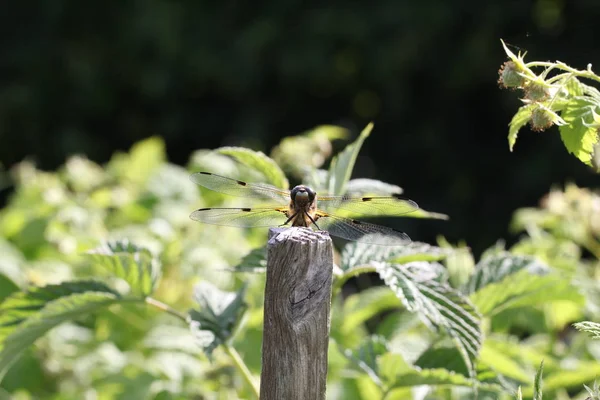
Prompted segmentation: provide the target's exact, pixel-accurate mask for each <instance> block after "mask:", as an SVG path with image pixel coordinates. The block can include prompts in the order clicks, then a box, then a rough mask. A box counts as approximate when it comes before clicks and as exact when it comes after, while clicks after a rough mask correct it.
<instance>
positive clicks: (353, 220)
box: [351, 219, 362, 225]
mask: <svg viewBox="0 0 600 400" xmlns="http://www.w3.org/2000/svg"><path fill="white" fill-rule="evenodd" d="M351 221H352V223H353V224H356V225H362V222H360V221H359V220H356V219H352V220H351Z"/></svg>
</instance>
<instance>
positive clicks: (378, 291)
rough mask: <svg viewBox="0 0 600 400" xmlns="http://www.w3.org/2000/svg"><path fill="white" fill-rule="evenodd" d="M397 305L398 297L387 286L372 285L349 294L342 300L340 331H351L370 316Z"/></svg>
mask: <svg viewBox="0 0 600 400" xmlns="http://www.w3.org/2000/svg"><path fill="white" fill-rule="evenodd" d="M399 307H400V302H399V301H398V298H397V297H396V295H395V294H394V293H393V292H392V291H391V290H390V289H389V288H388V287H381V286H380V287H373V288H369V289H365V290H363V291H361V292H359V293H356V294H353V295H350V296H348V297H347V298H346V300H345V301H344V308H343V311H342V314H343V316H342V318H341V319H342V325H341V327H340V331H341V332H342V334H345V333H351V332H353V331H354V330H355V329H357V328H359V326H360V325H362V324H363V323H365V322H366V321H367V320H369V319H370V318H373V317H375V316H376V315H378V314H380V313H382V312H384V311H387V310H391V309H394V308H399Z"/></svg>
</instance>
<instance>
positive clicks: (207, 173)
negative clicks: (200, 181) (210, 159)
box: [198, 172, 212, 175]
mask: <svg viewBox="0 0 600 400" xmlns="http://www.w3.org/2000/svg"><path fill="white" fill-rule="evenodd" d="M198 173H199V174H202V175H212V174H211V173H210V172H198Z"/></svg>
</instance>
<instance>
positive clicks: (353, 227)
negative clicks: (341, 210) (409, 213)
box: [316, 211, 411, 246]
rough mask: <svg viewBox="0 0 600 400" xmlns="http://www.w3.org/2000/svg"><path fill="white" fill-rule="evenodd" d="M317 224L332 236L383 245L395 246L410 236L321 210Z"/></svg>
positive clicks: (404, 241) (403, 242) (407, 239)
mask: <svg viewBox="0 0 600 400" xmlns="http://www.w3.org/2000/svg"><path fill="white" fill-rule="evenodd" d="M316 223H317V225H318V226H319V228H321V229H324V230H326V231H328V232H329V233H330V234H332V235H333V236H337V237H340V238H342V239H346V240H352V241H357V242H362V243H369V244H377V245H383V246H397V245H401V244H406V243H408V242H410V241H411V240H410V237H409V236H408V235H407V234H406V233H404V232H399V231H397V230H394V229H391V228H387V227H385V226H381V225H376V224H370V223H368V222H362V221H357V220H355V219H350V218H342V217H338V216H335V215H331V214H328V213H325V212H322V211H318V212H317V220H316Z"/></svg>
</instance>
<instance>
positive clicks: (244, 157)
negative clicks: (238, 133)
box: [216, 147, 290, 189]
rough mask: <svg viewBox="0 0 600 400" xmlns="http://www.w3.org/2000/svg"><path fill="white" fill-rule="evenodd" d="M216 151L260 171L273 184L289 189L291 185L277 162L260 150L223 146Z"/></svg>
mask: <svg viewBox="0 0 600 400" xmlns="http://www.w3.org/2000/svg"><path fill="white" fill-rule="evenodd" d="M216 152H218V153H220V154H225V155H228V156H230V157H232V158H234V159H235V160H237V161H238V162H240V163H241V164H243V165H245V166H246V167H248V168H252V169H253V170H255V171H257V172H260V173H261V174H262V175H263V176H264V177H265V178H266V180H267V183H269V184H271V185H273V186H276V187H278V188H281V189H288V188H289V186H290V184H289V182H288V180H287V178H286V177H285V174H284V173H283V171H282V170H281V168H279V166H278V165H277V163H276V162H275V161H274V160H273V159H271V158H269V157H268V156H267V155H265V154H264V153H262V152H260V151H253V150H250V149H246V148H244V147H221V148H219V149H217V150H216Z"/></svg>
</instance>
